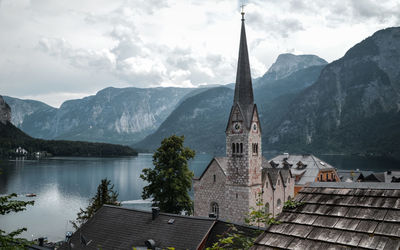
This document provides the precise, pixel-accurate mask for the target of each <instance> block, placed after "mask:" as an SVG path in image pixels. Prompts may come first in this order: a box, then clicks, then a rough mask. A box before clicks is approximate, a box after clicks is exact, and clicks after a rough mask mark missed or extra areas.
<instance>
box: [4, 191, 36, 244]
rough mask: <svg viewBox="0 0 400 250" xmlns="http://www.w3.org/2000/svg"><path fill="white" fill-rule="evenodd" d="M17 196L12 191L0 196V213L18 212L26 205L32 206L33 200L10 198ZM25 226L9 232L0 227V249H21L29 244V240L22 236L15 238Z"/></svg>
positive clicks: (24, 229)
mask: <svg viewBox="0 0 400 250" xmlns="http://www.w3.org/2000/svg"><path fill="white" fill-rule="evenodd" d="M14 197H17V194H15V193H13V194H10V195H6V196H1V197H0V214H1V215H5V214H8V213H10V212H20V211H24V210H25V209H26V206H28V205H31V206H33V204H34V201H18V200H12V198H14ZM23 231H26V228H20V229H17V230H15V231H13V232H11V233H9V234H6V232H5V231H3V230H1V229H0V249H21V248H25V247H26V246H28V245H29V241H27V240H26V239H22V238H16V236H18V235H19V234H21V233H22V232H23Z"/></svg>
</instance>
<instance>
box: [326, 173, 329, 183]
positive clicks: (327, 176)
mask: <svg viewBox="0 0 400 250" xmlns="http://www.w3.org/2000/svg"><path fill="white" fill-rule="evenodd" d="M328 179H329V174H328V173H327V174H326V181H328Z"/></svg>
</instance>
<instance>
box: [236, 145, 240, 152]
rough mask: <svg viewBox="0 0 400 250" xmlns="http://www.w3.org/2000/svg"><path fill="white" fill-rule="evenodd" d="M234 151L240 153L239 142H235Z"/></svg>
mask: <svg viewBox="0 0 400 250" xmlns="http://www.w3.org/2000/svg"><path fill="white" fill-rule="evenodd" d="M236 153H240V151H239V143H236Z"/></svg>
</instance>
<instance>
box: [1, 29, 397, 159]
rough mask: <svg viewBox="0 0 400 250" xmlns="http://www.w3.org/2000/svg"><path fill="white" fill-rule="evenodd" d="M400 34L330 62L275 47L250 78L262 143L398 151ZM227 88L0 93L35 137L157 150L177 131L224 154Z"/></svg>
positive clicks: (384, 33)
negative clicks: (80, 94) (265, 66)
mask: <svg viewBox="0 0 400 250" xmlns="http://www.w3.org/2000/svg"><path fill="white" fill-rule="evenodd" d="M399 38H400V28H389V29H385V30H381V31H378V32H376V33H375V34H374V35H372V36H371V37H369V38H367V39H365V40H364V41H362V42H360V43H359V44H357V45H355V46H354V47H353V48H351V49H350V50H349V51H348V52H347V53H346V54H345V56H344V57H342V58H340V59H339V60H337V61H334V62H332V63H330V64H327V62H326V61H324V60H323V59H321V58H319V57H317V56H314V55H300V56H295V55H292V54H282V55H280V56H279V57H278V58H277V60H276V62H275V63H274V64H273V65H272V66H271V68H270V69H269V70H268V71H267V72H266V73H265V75H264V76H262V77H260V78H258V79H254V81H253V84H254V95H255V102H256V103H257V105H258V110H259V112H260V119H261V122H262V124H261V127H262V133H263V150H264V151H265V150H267V151H270V150H279V151H283V150H284V151H289V152H335V153H381V154H393V155H395V154H399V151H400V144H399V141H400V130H399V129H398V128H399V127H400V115H399V110H400V68H399V67H398V62H399V61H400V39H399ZM232 74H235V72H232ZM232 95H233V90H232V84H229V85H226V86H221V87H212V88H204V89H182V88H149V89H139V88H124V89H116V88H107V89H104V90H101V91H99V92H98V93H97V94H96V95H95V96H89V97H86V98H83V99H79V100H71V101H67V102H65V103H64V104H62V106H61V107H60V108H59V109H55V108H52V107H50V106H48V105H45V104H43V103H40V102H36V101H26V100H19V99H16V98H11V97H5V100H6V102H8V103H9V105H10V107H11V109H12V110H13V116H12V122H13V123H14V124H15V125H16V126H18V127H20V128H21V129H22V130H24V131H25V132H26V133H28V134H30V135H32V136H36V137H41V138H48V139H53V138H63V139H72V140H76V139H79V140H88V141H104V142H113V143H122V144H127V145H133V146H134V147H136V148H139V149H144V150H154V149H155V148H157V146H158V145H159V143H160V141H161V140H162V138H164V137H166V136H169V135H171V134H174V133H175V134H183V135H185V138H186V140H185V142H186V144H187V145H188V146H190V147H193V148H194V149H196V150H197V151H200V152H208V153H214V154H222V153H223V152H224V150H225V149H224V148H225V134H224V132H225V126H226V122H227V119H228V115H229V110H230V107H231V105H232V100H233V97H232ZM14 114H15V115H14Z"/></svg>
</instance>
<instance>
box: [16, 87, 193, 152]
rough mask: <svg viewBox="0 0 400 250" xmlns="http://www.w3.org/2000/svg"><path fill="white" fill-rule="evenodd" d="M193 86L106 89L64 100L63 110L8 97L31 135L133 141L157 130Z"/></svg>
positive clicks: (97, 140)
mask: <svg viewBox="0 0 400 250" xmlns="http://www.w3.org/2000/svg"><path fill="white" fill-rule="evenodd" d="M190 91H192V89H187V88H147V89H141V88H106V89H103V90H101V91H99V92H98V93H97V94H96V95H94V96H88V97H85V98H83V99H77V100H70V101H66V102H64V103H63V104H62V105H61V107H60V108H59V109H55V108H52V107H50V106H48V105H46V104H43V103H40V102H36V101H30V100H19V99H16V98H11V97H8V100H9V102H10V103H11V108H12V110H13V112H14V110H16V114H17V116H16V118H15V119H14V118H13V119H12V122H13V123H14V125H17V126H18V127H19V128H21V129H22V130H23V131H24V132H26V133H27V134H29V135H31V136H34V137H39V138H44V139H65V140H85V141H93V142H109V143H118V144H131V143H134V142H136V141H138V140H140V139H143V138H144V137H145V136H146V135H148V134H150V133H151V132H153V131H155V130H156V129H157V128H158V126H159V125H160V124H161V123H162V122H163V121H164V120H165V119H166V117H168V115H169V114H170V113H171V112H172V111H173V110H174V109H175V107H176V105H177V104H178V103H179V102H180V101H181V99H182V98H183V97H184V96H185V95H187V94H188V93H189V92H190Z"/></svg>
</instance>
